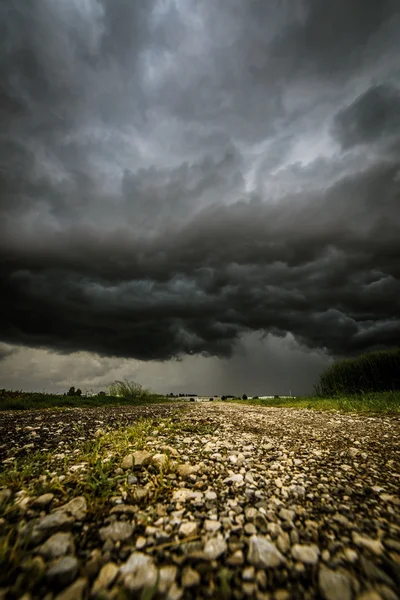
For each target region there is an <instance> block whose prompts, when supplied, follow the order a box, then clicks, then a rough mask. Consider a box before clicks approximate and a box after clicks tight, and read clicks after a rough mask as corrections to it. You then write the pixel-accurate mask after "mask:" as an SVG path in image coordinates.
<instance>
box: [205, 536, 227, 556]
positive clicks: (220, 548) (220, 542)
mask: <svg viewBox="0 0 400 600" xmlns="http://www.w3.org/2000/svg"><path fill="white" fill-rule="evenodd" d="M227 549H228V546H227V544H226V542H225V540H224V539H222V538H211V539H210V540H208V541H207V542H206V544H205V546H204V556H205V558H207V559H208V560H215V559H216V558H219V557H220V556H221V554H224V552H226V551H227Z"/></svg>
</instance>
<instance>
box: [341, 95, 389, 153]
mask: <svg viewBox="0 0 400 600" xmlns="http://www.w3.org/2000/svg"><path fill="white" fill-rule="evenodd" d="M335 126H336V135H337V136H338V139H339V141H340V142H341V144H342V146H343V147H344V148H349V147H351V146H354V145H356V144H365V143H369V142H373V141H375V140H380V139H382V138H385V137H392V136H395V137H396V138H398V135H399V131H400V89H398V88H396V87H394V86H392V85H387V84H386V85H384V84H381V85H377V86H374V87H372V88H370V89H369V90H367V91H366V92H365V94H363V95H362V96H360V97H359V98H357V99H356V100H355V101H354V102H353V103H352V104H351V105H350V106H348V107H346V108H344V109H342V110H341V111H340V112H339V113H338V114H337V115H336V117H335Z"/></svg>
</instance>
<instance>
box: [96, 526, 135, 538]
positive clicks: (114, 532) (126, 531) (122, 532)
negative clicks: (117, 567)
mask: <svg viewBox="0 0 400 600" xmlns="http://www.w3.org/2000/svg"><path fill="white" fill-rule="evenodd" d="M133 531H134V526H133V525H132V524H131V523H127V522H126V521H115V522H114V523H111V525H108V526H107V527H102V528H101V529H100V530H99V536H100V539H101V540H102V541H103V542H105V541H107V540H111V541H112V542H121V541H124V540H128V539H129V538H130V537H131V536H132V533H133Z"/></svg>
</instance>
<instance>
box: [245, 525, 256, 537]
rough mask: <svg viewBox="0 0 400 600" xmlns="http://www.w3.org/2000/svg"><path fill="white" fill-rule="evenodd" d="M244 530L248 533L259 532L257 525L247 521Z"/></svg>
mask: <svg viewBox="0 0 400 600" xmlns="http://www.w3.org/2000/svg"><path fill="white" fill-rule="evenodd" d="M244 532H245V534H246V535H255V534H256V533H257V529H256V526H255V525H254V524H253V523H246V525H245V526H244Z"/></svg>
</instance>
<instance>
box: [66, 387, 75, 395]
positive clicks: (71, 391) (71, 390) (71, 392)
mask: <svg viewBox="0 0 400 600" xmlns="http://www.w3.org/2000/svg"><path fill="white" fill-rule="evenodd" d="M67 396H75V388H74V386H73V385H72V386H71V387H70V388H69V390H68V392H67Z"/></svg>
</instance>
